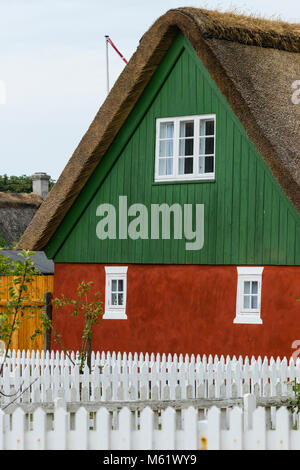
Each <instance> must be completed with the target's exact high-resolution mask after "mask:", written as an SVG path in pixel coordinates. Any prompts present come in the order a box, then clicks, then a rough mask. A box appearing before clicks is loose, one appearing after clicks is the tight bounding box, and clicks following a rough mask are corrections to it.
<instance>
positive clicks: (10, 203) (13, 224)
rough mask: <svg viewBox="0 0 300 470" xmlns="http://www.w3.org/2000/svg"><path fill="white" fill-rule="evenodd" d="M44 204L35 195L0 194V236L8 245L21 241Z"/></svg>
mask: <svg viewBox="0 0 300 470" xmlns="http://www.w3.org/2000/svg"><path fill="white" fill-rule="evenodd" d="M42 202H43V200H42V199H41V198H40V197H39V196H37V195H36V194H34V193H30V194H26V193H2V192H0V235H1V237H4V239H5V240H6V243H7V244H11V243H15V242H17V241H19V240H20V238H21V236H22V235H23V233H24V232H25V230H26V228H27V227H28V225H29V224H30V222H31V220H32V219H33V217H34V215H35V213H36V211H37V210H38V208H39V207H40V205H41V204H42Z"/></svg>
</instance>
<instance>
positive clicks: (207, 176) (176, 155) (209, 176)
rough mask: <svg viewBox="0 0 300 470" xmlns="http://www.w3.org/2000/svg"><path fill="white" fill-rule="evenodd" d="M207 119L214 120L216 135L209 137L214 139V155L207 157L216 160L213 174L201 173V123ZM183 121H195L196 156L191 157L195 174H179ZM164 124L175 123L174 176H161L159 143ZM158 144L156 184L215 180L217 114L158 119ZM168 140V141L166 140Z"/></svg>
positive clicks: (156, 146)
mask: <svg viewBox="0 0 300 470" xmlns="http://www.w3.org/2000/svg"><path fill="white" fill-rule="evenodd" d="M206 119H213V120H214V135H213V136H207V137H214V154H213V155H207V156H213V158H214V171H213V172H212V173H199V172H198V171H197V170H198V163H199V156H200V155H199V152H198V149H199V142H200V121H201V120H206ZM181 121H194V154H193V155H191V156H190V157H193V159H194V162H193V170H194V172H193V173H191V174H188V175H180V174H179V173H178V167H179V135H180V134H179V129H180V122H181ZM163 122H170V123H171V122H173V123H174V136H173V142H174V145H173V174H172V175H159V143H160V138H159V137H160V124H161V123H163ZM155 140H156V143H155V175H154V181H155V182H168V181H189V180H192V181H195V180H202V181H203V180H204V181H206V180H208V181H210V180H214V179H215V170H216V115H215V114H200V115H197V116H195V115H193V116H178V117H169V118H159V119H156V139H155ZM166 140H168V139H166ZM170 140H171V139H170Z"/></svg>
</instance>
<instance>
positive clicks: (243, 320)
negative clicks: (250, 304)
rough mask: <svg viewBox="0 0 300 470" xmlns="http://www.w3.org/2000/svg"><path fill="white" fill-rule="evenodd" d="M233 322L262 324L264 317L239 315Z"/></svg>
mask: <svg viewBox="0 0 300 470" xmlns="http://www.w3.org/2000/svg"><path fill="white" fill-rule="evenodd" d="M233 323H241V324H248V325H262V319H261V318H260V317H259V316H258V315H255V314H253V315H237V316H236V317H235V319H234V320H233Z"/></svg>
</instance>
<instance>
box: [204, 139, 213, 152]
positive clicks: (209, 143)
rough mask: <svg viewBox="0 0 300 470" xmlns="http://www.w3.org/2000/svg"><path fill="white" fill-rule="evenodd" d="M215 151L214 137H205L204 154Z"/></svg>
mask: <svg viewBox="0 0 300 470" xmlns="http://www.w3.org/2000/svg"><path fill="white" fill-rule="evenodd" d="M214 153H215V138H214V137H207V139H205V155H213V154H214Z"/></svg>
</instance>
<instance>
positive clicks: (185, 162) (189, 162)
mask: <svg viewBox="0 0 300 470" xmlns="http://www.w3.org/2000/svg"><path fill="white" fill-rule="evenodd" d="M193 168H194V159H193V158H179V167H178V173H179V174H180V175H190V174H192V173H193Z"/></svg>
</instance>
